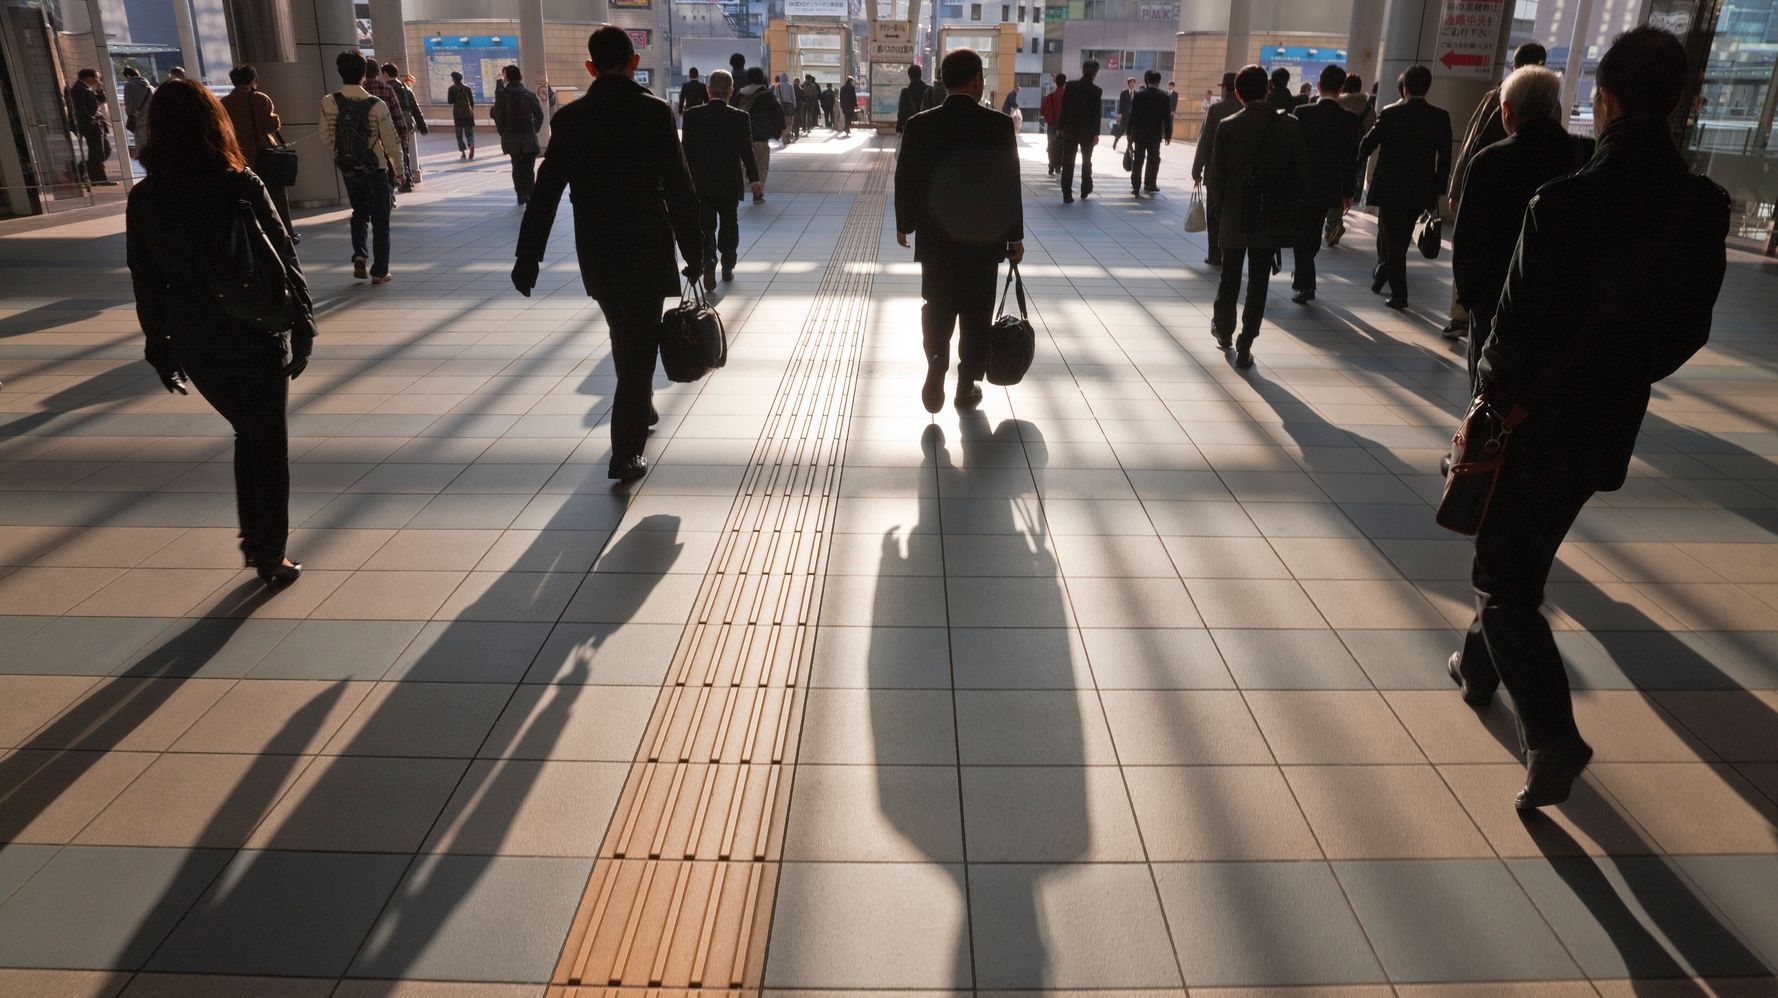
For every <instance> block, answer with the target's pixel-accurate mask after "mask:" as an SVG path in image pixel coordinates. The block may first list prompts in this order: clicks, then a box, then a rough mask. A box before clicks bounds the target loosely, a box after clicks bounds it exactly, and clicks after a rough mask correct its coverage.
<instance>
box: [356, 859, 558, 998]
mask: <svg viewBox="0 0 1778 998" xmlns="http://www.w3.org/2000/svg"><path fill="white" fill-rule="evenodd" d="M591 871H592V861H591V860H586V859H540V858H533V857H521V856H422V857H420V858H419V859H418V860H417V861H416V862H415V864H414V867H413V869H412V870H410V871H409V872H408V875H407V877H406V878H404V879H403V880H402V882H401V885H400V886H399V887H397V888H396V890H395V896H394V897H393V898H391V899H390V901H389V906H388V908H387V910H385V911H384V912H383V915H382V917H381V918H380V919H378V921H377V924H376V925H375V926H374V927H373V928H372V929H371V932H370V937H369V939H367V940H366V941H365V944H364V948H363V950H362V951H361V952H360V953H359V955H358V958H357V959H356V960H354V961H353V963H352V969H351V971H350V973H351V974H352V976H355V977H399V978H410V979H418V980H450V981H547V980H549V975H550V972H551V971H552V970H553V969H554V968H555V962H556V957H557V955H558V954H559V953H560V952H561V948H562V942H563V939H564V937H565V936H566V935H567V930H568V923H569V922H570V921H571V920H572V919H573V916H574V908H575V905H576V904H577V903H578V902H579V900H580V895H581V891H582V890H583V889H584V887H585V884H586V878H587V875H588V874H589V873H590V872H591Z"/></svg>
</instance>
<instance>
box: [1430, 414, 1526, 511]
mask: <svg viewBox="0 0 1778 998" xmlns="http://www.w3.org/2000/svg"><path fill="white" fill-rule="evenodd" d="M1524 419H1525V410H1523V409H1521V408H1519V407H1518V406H1513V407H1512V408H1511V409H1509V410H1507V412H1505V413H1502V412H1500V411H1499V409H1498V407H1497V406H1496V405H1495V403H1494V402H1493V401H1492V400H1490V399H1489V398H1488V397H1487V396H1486V395H1477V396H1476V397H1475V400H1474V401H1473V402H1471V403H1470V404H1469V411H1468V412H1467V413H1465V414H1464V416H1463V422H1462V423H1461V424H1459V425H1458V427H1457V433H1456V435H1455V436H1453V437H1452V438H1451V453H1450V456H1449V457H1448V458H1447V459H1446V460H1447V464H1446V468H1445V490H1444V494H1443V495H1441V496H1440V497H1439V502H1438V512H1437V514H1436V516H1435V519H1436V520H1437V522H1438V525H1439V526H1441V527H1443V528H1445V529H1446V530H1454V531H1456V532H1457V533H1459V534H1464V535H1466V536H1470V537H1473V536H1475V534H1476V533H1477V532H1478V531H1480V530H1481V529H1482V521H1483V520H1485V519H1487V516H1488V505H1489V503H1490V502H1492V501H1493V499H1494V486H1495V485H1496V484H1497V483H1498V482H1499V481H1500V471H1501V469H1502V468H1504V467H1505V466H1506V445H1507V442H1508V441H1509V440H1510V439H1511V438H1512V434H1513V430H1515V429H1517V428H1518V426H1519V424H1520V423H1521V422H1523V421H1524Z"/></svg>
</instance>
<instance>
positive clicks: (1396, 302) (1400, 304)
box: [1383, 296, 1408, 312]
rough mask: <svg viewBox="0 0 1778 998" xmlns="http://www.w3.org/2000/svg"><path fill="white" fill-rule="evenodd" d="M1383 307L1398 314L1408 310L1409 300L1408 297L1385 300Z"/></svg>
mask: <svg viewBox="0 0 1778 998" xmlns="http://www.w3.org/2000/svg"><path fill="white" fill-rule="evenodd" d="M1383 305H1384V306H1385V307H1387V308H1392V309H1395V310H1396V311H1397V312H1405V311H1407V308H1408V300H1407V298H1406V297H1402V296H1396V297H1391V298H1389V299H1387V300H1385V301H1384V302H1383Z"/></svg>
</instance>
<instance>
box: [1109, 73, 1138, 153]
mask: <svg viewBox="0 0 1778 998" xmlns="http://www.w3.org/2000/svg"><path fill="white" fill-rule="evenodd" d="M1135 97H1136V78H1135V77H1134V76H1132V77H1130V78H1129V79H1127V80H1125V81H1124V88H1123V89H1122V90H1119V91H1118V92H1117V117H1116V118H1113V119H1112V120H1111V148H1113V149H1116V148H1117V140H1118V139H1120V138H1123V137H1124V136H1126V135H1128V134H1130V101H1132V100H1134V99H1135Z"/></svg>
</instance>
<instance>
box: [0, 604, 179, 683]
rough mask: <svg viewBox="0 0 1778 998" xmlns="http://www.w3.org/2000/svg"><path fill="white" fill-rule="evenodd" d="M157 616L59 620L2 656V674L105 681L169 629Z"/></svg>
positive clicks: (7, 650) (1, 653) (63, 618)
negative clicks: (100, 679)
mask: <svg viewBox="0 0 1778 998" xmlns="http://www.w3.org/2000/svg"><path fill="white" fill-rule="evenodd" d="M167 624H168V621H166V620H164V619H161V618H157V617H58V618H56V619H55V620H51V621H49V622H48V623H46V624H44V625H43V626H42V627H40V628H38V629H37V630H36V631H35V632H33V633H32V634H31V636H30V637H27V638H25V639H24V640H22V641H20V642H19V643H17V644H15V645H13V646H12V647H11V648H8V649H6V650H5V651H4V652H0V673H6V674H10V675H32V676H104V675H109V674H110V673H112V672H115V671H117V670H118V669H120V668H122V667H123V666H124V665H125V664H127V663H129V662H131V661H132V660H133V658H134V655H135V653H136V652H137V651H138V650H139V649H143V648H145V647H152V645H151V643H152V642H153V641H154V640H155V638H156V637H158V636H159V635H160V634H161V633H162V632H163V631H165V630H166V629H167Z"/></svg>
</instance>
